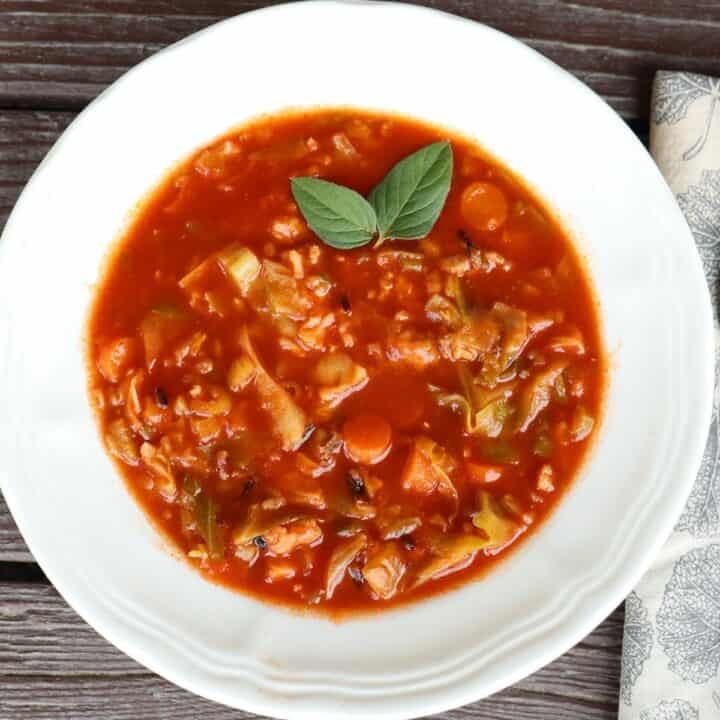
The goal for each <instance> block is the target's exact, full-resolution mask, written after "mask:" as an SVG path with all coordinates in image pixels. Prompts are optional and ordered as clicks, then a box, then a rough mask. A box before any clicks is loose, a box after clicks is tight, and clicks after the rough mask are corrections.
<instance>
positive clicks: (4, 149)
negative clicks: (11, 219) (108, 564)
mask: <svg viewBox="0 0 720 720" xmlns="http://www.w3.org/2000/svg"><path fill="white" fill-rule="evenodd" d="M1 64H2V63H1V62H0V65H1ZM74 116H75V115H74V113H67V112H42V111H40V112H32V111H21V110H14V111H13V110H5V111H0V230H2V228H3V227H4V225H5V221H6V220H7V216H8V215H9V214H10V210H12V207H13V205H14V204H15V201H16V200H17V198H18V196H19V195H20V191H21V190H22V188H23V187H24V185H25V183H26V182H27V181H28V179H29V177H30V175H32V173H33V171H34V170H35V168H36V167H37V166H38V164H39V163H40V161H41V160H42V159H43V157H45V153H46V152H47V151H48V150H49V149H50V147H51V146H52V144H53V143H54V142H55V140H57V138H58V137H59V136H60V134H61V133H62V131H63V130H64V129H65V128H66V127H67V126H68V125H69V124H70V121H71V120H72V119H73V117H74ZM3 507H4V505H3ZM3 522H4V521H3V520H2V513H1V512H0V539H1V538H2V527H3ZM0 559H2V542H1V541H0Z"/></svg>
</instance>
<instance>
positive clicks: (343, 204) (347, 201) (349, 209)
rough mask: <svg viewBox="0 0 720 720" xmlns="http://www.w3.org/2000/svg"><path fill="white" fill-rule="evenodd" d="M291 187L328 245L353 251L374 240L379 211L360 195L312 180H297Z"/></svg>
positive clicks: (314, 230)
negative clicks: (376, 213)
mask: <svg viewBox="0 0 720 720" xmlns="http://www.w3.org/2000/svg"><path fill="white" fill-rule="evenodd" d="M290 184H291V188H292V194H293V197H294V198H295V202H296V203H297V204H298V207H299V208H300V212H302V214H303V217H304V218H305V222H307V224H308V225H309V226H310V229H311V230H312V231H313V232H314V233H315V234H316V235H317V236H318V237H319V238H320V239H321V240H322V241H323V242H324V243H326V244H327V245H330V246H331V247H334V248H338V249H339V250H349V249H351V248H355V247H360V246H361V245H367V244H368V243H369V242H370V241H371V240H372V239H373V236H374V235H375V228H376V227H377V218H376V217H375V210H373V207H372V205H370V203H369V202H368V201H367V200H366V199H365V198H364V197H363V196H362V195H360V193H357V192H355V191H354V190H351V189H350V188H346V187H343V186H342V185H336V184H335V183H331V182H327V180H318V179H317V178H311V177H296V178H293V179H292V180H291V181H290Z"/></svg>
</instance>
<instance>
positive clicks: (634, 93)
mask: <svg viewBox="0 0 720 720" xmlns="http://www.w3.org/2000/svg"><path fill="white" fill-rule="evenodd" d="M273 4H276V3H272V2H263V1H260V2H251V1H250V0H205V1H204V2H193V1H192V0H186V1H185V2H171V1H170V0H143V2H131V1H130V0H118V1H113V0H87V1H78V2H73V1H72V0H4V1H3V3H2V5H1V6H0V8H1V10H0V106H2V107H8V108H17V107H34V108H39V107H42V108H45V109H46V108H64V109H79V108H81V107H83V106H84V105H85V104H86V103H87V102H88V101H89V100H91V99H92V98H93V97H95V95H97V93H98V92H99V91H100V90H101V89H103V88H104V87H105V86H106V85H108V84H109V83H111V82H112V81H113V80H115V79H116V78H117V77H118V76H119V75H120V74H122V73H123V72H124V71H125V70H126V69H127V68H129V67H131V66H132V65H134V64H136V63H137V62H139V61H140V60H142V59H144V58H146V57H148V56H150V55H151V54H152V53H154V52H156V51H157V50H158V49H160V48H161V47H164V46H166V45H168V44H170V43H172V42H175V41H177V40H179V39H180V38H183V37H185V36H186V35H188V34H190V33H192V32H195V31H197V30H199V29H201V28H203V27H206V26H208V25H210V24H212V23H213V22H216V21H218V20H221V19H223V18H225V17H230V16H232V15H235V14H238V13H242V12H245V11H247V10H251V9H255V8H259V7H265V6H268V5H273ZM416 4H422V5H427V6H430V7H436V8H439V9H443V10H447V11H449V12H453V13H455V14H457V15H461V16H463V17H467V18H471V19H474V20H479V21H481V22H485V23H487V24H489V25H491V26H493V27H496V28H498V29H500V30H503V31H504V32H507V33H510V34H512V35H514V36H516V37H518V38H520V39H522V40H525V41H526V42H528V43H529V44H530V45H531V46H533V47H535V48H536V49H537V50H539V51H540V52H541V53H543V54H544V55H546V56H547V57H549V58H551V59H552V60H554V61H555V62H557V63H559V64H560V65H562V66H563V67H565V68H566V69H568V70H569V71H570V72H572V73H574V74H575V75H577V76H578V77H579V78H581V79H582V80H584V81H585V82H587V83H588V84H589V85H590V87H592V88H593V89H594V90H596V91H597V92H598V93H600V94H601V95H602V96H603V97H604V98H605V99H606V100H607V101H608V102H609V103H610V104H611V105H612V106H613V107H615V108H616V109H617V110H618V112H620V113H621V114H622V115H623V116H624V117H627V118H633V119H638V118H640V119H644V118H646V117H647V105H648V103H647V101H648V96H649V88H650V81H651V79H652V75H653V73H654V71H655V70H656V69H657V68H661V67H662V68H676V67H682V68H684V69H687V70H694V71H698V72H714V73H720V54H718V53H717V52H716V48H717V38H718V36H719V35H720V3H718V2H714V1H712V2H710V1H708V0H704V1H700V2H695V1H694V0H624V1H621V0H596V1H594V2H590V1H589V0H578V1H575V2H563V1H562V0H513V2H507V3H504V2H502V3H498V2H492V1H491V0H486V1H483V2H474V1H473V0H423V1H422V2H416ZM518 92H522V88H518Z"/></svg>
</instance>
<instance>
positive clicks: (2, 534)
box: [0, 493, 34, 563]
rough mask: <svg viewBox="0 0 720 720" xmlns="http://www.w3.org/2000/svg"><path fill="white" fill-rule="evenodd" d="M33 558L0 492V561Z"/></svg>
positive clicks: (18, 560) (28, 559) (21, 560)
mask: <svg viewBox="0 0 720 720" xmlns="http://www.w3.org/2000/svg"><path fill="white" fill-rule="evenodd" d="M33 560H34V558H33V556H32V553H31V552H30V551H29V550H28V548H27V545H26V544H25V541H24V540H23V539H22V536H21V535H20V531H19V530H18V529H17V525H15V521H14V520H13V519H12V515H10V511H9V510H8V507H7V505H6V504H5V498H3V496H2V493H0V563H3V562H24V563H30V562H33Z"/></svg>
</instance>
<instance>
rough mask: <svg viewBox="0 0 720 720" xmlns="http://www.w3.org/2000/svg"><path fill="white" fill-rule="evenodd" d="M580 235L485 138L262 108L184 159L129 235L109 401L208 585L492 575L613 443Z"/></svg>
mask: <svg viewBox="0 0 720 720" xmlns="http://www.w3.org/2000/svg"><path fill="white" fill-rule="evenodd" d="M604 357H605V356H604V351H603V347H602V342H601V338H600V333H599V328H598V320H597V312H596V306H595V302H594V295H593V291H592V287H591V284H590V282H589V278H588V276H587V273H586V272H585V270H584V267H583V264H582V262H581V260H580V259H579V257H578V255H577V254H576V252H575V251H574V249H573V245H572V242H571V240H570V238H569V237H568V235H567V234H566V232H565V231H564V230H563V228H562V227H561V226H560V225H559V224H558V223H557V222H556V221H555V220H554V219H553V217H552V214H551V213H550V212H549V211H548V210H547V209H546V208H545V207H543V205H542V203H541V202H540V201H539V200H538V198H537V197H536V196H535V195H534V194H533V193H532V192H531V191H530V190H529V189H528V188H527V187H526V186H525V185H524V184H523V183H522V182H521V181H520V180H519V178H517V177H516V176H515V175H513V174H512V173H511V172H510V171H509V170H508V169H507V168H505V167H503V166H502V165H501V164H499V163H498V162H497V161H496V160H494V159H493V158H492V157H491V156H489V155H488V154H487V153H486V152H485V151H483V150H482V149H481V148H480V147H478V146H477V145H476V144H474V143H473V142H472V141H470V140H468V139H466V138H464V137H461V136H456V135H454V134H452V133H448V132H447V131H446V130H441V129H438V128H435V127H433V126H431V125H428V124H425V123H423V122H420V121H416V120H412V119H409V118H405V117H398V116H394V115H389V114H379V113H371V112H364V111H357V110H348V109H322V110H315V111H305V112H293V113H286V114H282V115H277V116H266V117H263V118H261V119H259V120H256V121H253V122H252V123H250V124H248V125H245V126H242V127H240V128H239V129H235V130H233V131H232V132H229V133H228V134H227V135H225V136H224V137H222V138H221V139H219V140H217V141H215V142H213V143H212V144H210V145H208V146H207V147H205V148H203V149H201V150H199V151H198V152H196V153H195V154H194V155H193V156H192V157H190V158H189V159H188V160H187V161H184V162H183V163H182V164H181V165H180V166H178V167H177V168H176V169H175V170H174V171H173V172H172V173H171V174H170V175H169V176H168V177H167V178H166V179H165V180H164V181H163V182H162V183H161V184H160V185H159V186H158V187H157V188H156V190H155V191H154V192H153V193H152V194H151V195H150V196H149V199H147V200H146V201H145V202H144V204H143V205H142V206H141V207H140V209H139V210H138V211H137V213H136V215H135V218H134V220H133V222H132V224H131V226H130V228H129V230H128V231H127V232H126V233H125V234H124V236H123V237H122V238H121V239H120V240H119V241H118V242H117V243H116V244H115V246H114V247H113V250H112V253H111V255H110V256H109V258H108V261H107V263H106V266H105V268H104V271H103V273H102V276H101V278H100V281H99V283H98V286H97V290H96V295H95V298H94V302H93V305H92V308H91V312H90V318H89V323H88V372H89V388H90V390H89V392H90V399H91V403H92V405H93V407H94V409H95V412H96V415H97V418H98V422H99V426H100V429H101V435H102V439H103V442H104V444H105V447H106V449H107V452H108V453H109V455H110V456H111V457H112V459H113V461H114V462H115V465H116V467H117V469H118V471H119V472H120V473H121V475H122V477H123V478H124V480H125V482H126V483H127V486H128V487H129V489H130V491H131V493H132V495H133V496H134V497H135V498H136V499H137V502H139V503H140V505H141V506H142V508H143V509H144V511H145V513H146V514H147V515H148V517H149V518H150V519H151V521H152V522H153V523H154V524H155V525H156V526H157V528H158V530H159V531H160V532H162V533H163V534H164V535H165V536H166V537H167V538H169V540H170V541H171V543H172V544H173V546H175V547H176V548H177V550H178V551H179V552H180V553H181V554H182V555H183V556H184V557H185V558H186V559H187V562H189V563H190V564H191V565H192V566H193V567H194V568H196V569H197V570H198V571H199V572H200V573H202V575H203V576H204V577H205V578H207V579H209V580H211V581H213V582H217V583H221V584H222V585H225V586H227V587H229V588H232V589H234V590H238V591H241V592H244V593H248V594H250V595H252V596H254V597H256V598H258V599H260V600H262V601H267V602H273V603H280V604H283V605H290V606H295V607H304V608H308V607H314V608H315V609H316V610H320V611H322V612H325V613H327V614H331V615H337V614H340V613H346V612H353V611H355V612H360V611H367V610H370V609H382V608H388V607H392V606H394V605H397V604H398V603H404V602H410V601H415V600H417V599H420V598H424V597H427V596H429V595H431V594H434V593H439V592H443V591H447V590H449V589H450V588H453V587H457V586H458V585H460V584H462V583H466V582H470V581H479V582H482V579H481V578H482V575H483V574H484V573H485V572H487V571H488V570H491V569H492V567H493V566H494V565H495V563H497V562H498V561H499V560H500V559H501V558H502V557H503V556H505V555H506V554H507V553H508V552H509V551H510V550H511V549H513V548H515V547H516V546H518V545H520V544H521V543H522V542H523V541H524V540H525V539H526V538H527V537H528V536H529V535H530V534H531V533H532V531H533V530H534V529H535V528H537V527H538V526H539V525H540V524H541V523H542V522H543V521H544V520H545V519H546V518H547V517H548V515H549V514H550V513H551V511H552V509H553V508H554V507H555V506H556V504H557V503H558V502H559V501H560V499H561V497H562V495H563V492H564V491H565V490H566V489H567V488H568V486H569V485H571V483H572V482H573V479H574V478H575V476H576V475H577V473H578V471H579V468H580V466H581V464H582V461H583V459H584V457H585V456H586V454H587V452H588V448H589V446H590V444H591V443H592V441H593V436H594V434H595V433H596V432H597V427H598V422H599V416H600V412H601V403H602V395H603V388H604V384H605V359H604Z"/></svg>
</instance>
